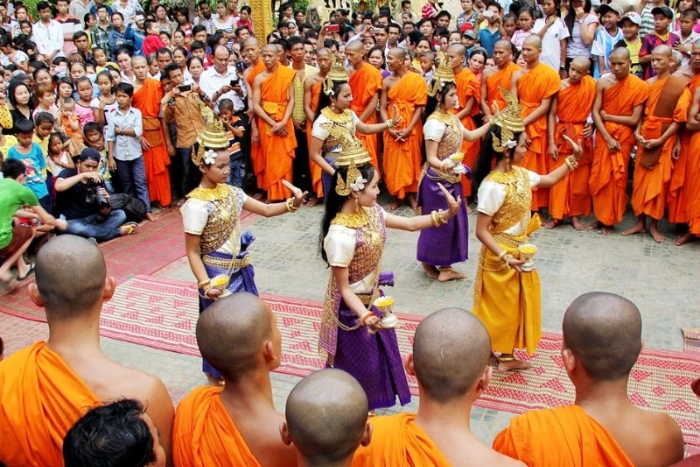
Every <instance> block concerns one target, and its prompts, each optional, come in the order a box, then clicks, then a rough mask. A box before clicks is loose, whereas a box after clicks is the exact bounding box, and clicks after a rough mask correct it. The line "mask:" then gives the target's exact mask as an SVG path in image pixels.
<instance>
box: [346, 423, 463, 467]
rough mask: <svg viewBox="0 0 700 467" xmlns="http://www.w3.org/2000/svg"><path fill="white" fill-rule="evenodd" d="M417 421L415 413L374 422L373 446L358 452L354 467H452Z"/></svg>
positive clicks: (360, 449)
mask: <svg viewBox="0 0 700 467" xmlns="http://www.w3.org/2000/svg"><path fill="white" fill-rule="evenodd" d="M415 419H416V414H413V413H400V414H397V415H391V416H380V417H375V418H372V419H371V420H370V423H371V424H372V442H371V443H370V444H369V445H368V446H360V448H359V449H358V450H357V451H356V452H355V456H354V457H353V459H352V467H375V466H384V467H405V466H420V467H450V465H451V464H450V463H449V462H448V461H447V459H445V457H444V456H443V455H442V453H441V452H440V451H439V450H438V448H437V446H436V445H435V443H434V442H433V441H432V440H431V439H430V437H428V435H427V434H426V433H425V432H424V431H423V430H422V429H421V428H420V427H419V426H418V425H417V424H416V423H415Z"/></svg>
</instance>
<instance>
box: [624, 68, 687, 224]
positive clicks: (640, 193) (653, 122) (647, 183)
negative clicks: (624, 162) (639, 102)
mask: <svg viewBox="0 0 700 467" xmlns="http://www.w3.org/2000/svg"><path fill="white" fill-rule="evenodd" d="M667 81H668V78H664V79H658V78H657V79H656V81H654V83H652V84H651V85H649V99H648V100H647V104H646V106H645V107H644V120H643V121H642V128H641V130H640V133H641V135H642V137H643V138H644V139H647V140H649V139H656V138H659V137H661V135H662V134H663V133H664V131H665V127H666V126H667V125H668V124H671V123H672V122H677V123H684V122H685V121H687V119H688V108H689V107H690V99H691V96H690V91H688V89H687V88H686V89H684V90H683V93H682V94H681V96H680V98H679V99H678V101H677V102H676V106H675V109H674V111H673V116H672V117H669V118H666V117H658V116H656V115H654V113H655V110H656V106H657V105H658V104H659V97H660V96H661V94H662V90H663V88H664V86H665V85H666V82H667ZM676 137H677V134H675V135H673V136H671V137H670V138H668V139H667V140H666V142H665V143H664V144H663V147H662V148H661V157H660V158H659V160H658V162H657V163H656V164H655V165H654V166H653V167H652V168H651V169H647V168H646V167H643V166H642V165H641V164H640V161H641V160H642V157H643V155H644V151H645V149H644V147H643V146H640V147H639V153H638V154H637V158H636V163H635V166H634V180H633V184H632V209H633V210H634V215H635V216H641V215H642V214H646V215H647V216H650V217H651V218H653V219H661V218H662V217H663V216H664V211H665V209H666V196H667V194H668V188H669V185H670V181H671V165H672V160H671V152H672V151H673V146H674V144H676Z"/></svg>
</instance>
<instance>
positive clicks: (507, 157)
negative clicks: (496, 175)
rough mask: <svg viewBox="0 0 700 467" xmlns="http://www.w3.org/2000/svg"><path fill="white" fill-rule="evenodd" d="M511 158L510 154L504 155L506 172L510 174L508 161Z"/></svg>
mask: <svg viewBox="0 0 700 467" xmlns="http://www.w3.org/2000/svg"><path fill="white" fill-rule="evenodd" d="M512 157H513V155H512V154H507V155H506V172H510V169H511V165H510V160H511V158H512Z"/></svg>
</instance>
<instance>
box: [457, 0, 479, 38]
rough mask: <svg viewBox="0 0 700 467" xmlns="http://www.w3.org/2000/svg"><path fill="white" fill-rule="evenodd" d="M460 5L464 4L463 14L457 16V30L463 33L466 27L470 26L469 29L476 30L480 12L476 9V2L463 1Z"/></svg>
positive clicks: (471, 0)
mask: <svg viewBox="0 0 700 467" xmlns="http://www.w3.org/2000/svg"><path fill="white" fill-rule="evenodd" d="M460 3H461V4H462V13H460V14H459V16H457V29H459V30H460V31H462V28H463V27H464V25H466V24H468V25H469V26H467V27H466V28H467V29H471V30H476V26H477V21H478V20H479V12H478V11H476V10H475V9H474V1H473V0H462V1H461V2H460ZM462 32H464V31H462Z"/></svg>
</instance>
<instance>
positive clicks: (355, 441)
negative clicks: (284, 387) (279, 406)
mask: <svg viewBox="0 0 700 467" xmlns="http://www.w3.org/2000/svg"><path fill="white" fill-rule="evenodd" d="M367 408H368V405H367V396H366V395H365V391H364V390H363V389H362V386H360V383H358V382H357V381H356V380H355V378H353V377H352V376H350V375H349V374H347V373H345V372H344V371H342V370H336V369H331V368H329V369H325V370H320V371H317V372H316V373H314V374H312V375H310V376H307V377H306V378H304V379H303V380H301V381H300V382H299V383H298V384H297V385H296V386H295V387H294V389H292V392H290V393H289V398H288V399H287V407H286V410H285V417H286V419H287V429H288V433H289V438H290V439H291V441H292V442H293V443H294V446H296V448H297V450H298V451H299V452H300V453H301V455H302V456H303V457H304V458H305V459H306V460H307V461H309V463H310V465H326V464H333V463H336V462H338V461H341V460H344V459H346V458H348V457H349V456H351V455H352V453H353V452H354V451H355V449H357V447H358V446H359V445H360V442H361V441H362V437H363V435H364V433H365V428H366V426H367Z"/></svg>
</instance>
